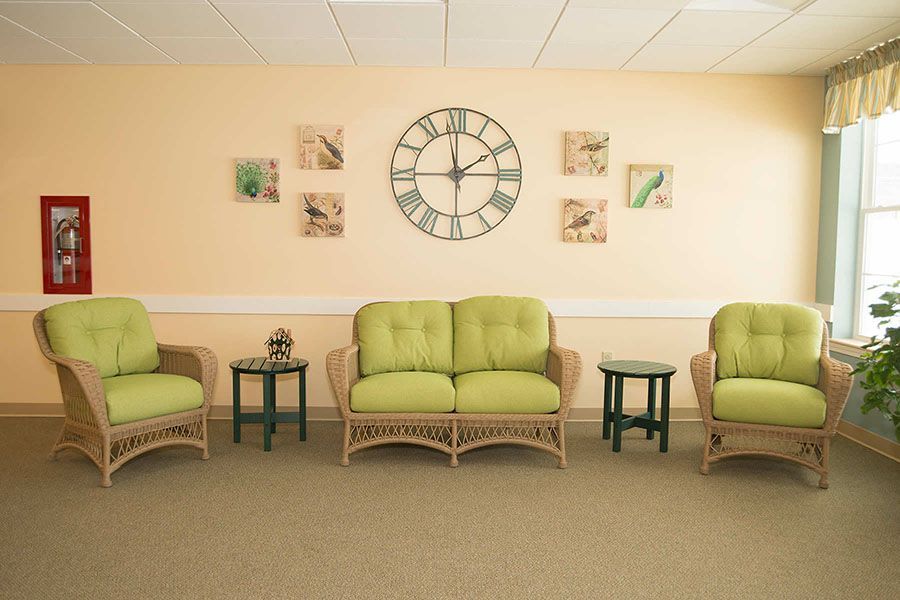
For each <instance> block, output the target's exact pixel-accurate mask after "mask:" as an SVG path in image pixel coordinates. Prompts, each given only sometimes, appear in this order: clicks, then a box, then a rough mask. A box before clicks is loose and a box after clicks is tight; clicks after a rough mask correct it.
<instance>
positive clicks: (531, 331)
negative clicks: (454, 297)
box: [453, 296, 550, 374]
mask: <svg viewBox="0 0 900 600" xmlns="http://www.w3.org/2000/svg"><path fill="white" fill-rule="evenodd" d="M547 316H548V312H547V306H546V305H545V304H544V303H543V302H542V301H540V300H538V299H537V298H516V297H512V296H478V297H475V298H468V299H466V300H461V301H460V302H458V303H457V304H456V305H455V306H454V307H453V332H454V337H453V365H454V367H455V369H456V373H457V374H461V373H470V372H472V371H530V372H532V373H543V372H544V370H545V369H546V368H547V352H548V350H549V348H550V326H549V324H548V322H547Z"/></svg>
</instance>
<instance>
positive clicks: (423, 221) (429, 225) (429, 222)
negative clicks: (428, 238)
mask: <svg viewBox="0 0 900 600" xmlns="http://www.w3.org/2000/svg"><path fill="white" fill-rule="evenodd" d="M437 219H438V214H437V211H435V210H434V209H433V208H431V207H430V206H429V207H427V208H426V209H425V212H424V213H422V217H421V218H420V219H419V229H422V230H423V231H424V230H426V229H427V230H428V233H434V226H435V224H436V223H437Z"/></svg>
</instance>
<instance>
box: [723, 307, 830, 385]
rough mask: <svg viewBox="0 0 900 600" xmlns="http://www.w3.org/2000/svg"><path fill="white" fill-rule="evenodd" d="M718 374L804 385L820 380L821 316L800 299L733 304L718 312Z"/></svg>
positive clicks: (727, 376) (726, 376)
mask: <svg viewBox="0 0 900 600" xmlns="http://www.w3.org/2000/svg"><path fill="white" fill-rule="evenodd" d="M715 327H716V342H715V343H716V354H717V355H718V358H717V361H716V374H717V375H718V376H719V379H728V378H731V377H753V378H758V379H778V380H780V381H790V382H793V383H802V384H805V385H816V383H817V382H818V380H819V355H820V353H821V345H822V317H821V315H820V314H819V313H818V312H817V311H815V310H813V309H812V308H808V307H805V306H799V305H797V304H753V303H750V302H739V303H735V304H728V305H726V306H724V307H722V308H721V309H720V310H719V312H718V313H716V321H715Z"/></svg>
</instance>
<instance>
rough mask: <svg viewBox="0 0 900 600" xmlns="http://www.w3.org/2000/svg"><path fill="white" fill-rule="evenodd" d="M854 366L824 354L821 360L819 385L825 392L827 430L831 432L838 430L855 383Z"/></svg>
mask: <svg viewBox="0 0 900 600" xmlns="http://www.w3.org/2000/svg"><path fill="white" fill-rule="evenodd" d="M852 370H853V369H852V367H851V366H850V365H848V364H847V363H844V362H841V361H839V360H835V359H833V358H831V357H830V356H826V355H824V354H823V355H822V358H821V359H820V360H819V385H818V386H817V387H818V388H819V390H821V391H822V393H824V394H825V403H826V406H825V430H826V431H828V432H829V433H831V434H834V432H835V431H837V425H838V421H840V419H841V414H842V413H843V412H844V406H846V404H847V397H848V396H849V395H850V387H851V386H852V385H853V375H851V371H852Z"/></svg>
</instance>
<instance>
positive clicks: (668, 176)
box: [628, 165, 675, 208]
mask: <svg viewBox="0 0 900 600" xmlns="http://www.w3.org/2000/svg"><path fill="white" fill-rule="evenodd" d="M674 172H675V167H673V166H672V165H631V191H630V193H629V198H630V199H629V201H628V206H630V207H631V208H672V175H673V173H674Z"/></svg>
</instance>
